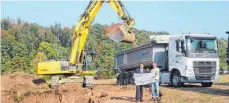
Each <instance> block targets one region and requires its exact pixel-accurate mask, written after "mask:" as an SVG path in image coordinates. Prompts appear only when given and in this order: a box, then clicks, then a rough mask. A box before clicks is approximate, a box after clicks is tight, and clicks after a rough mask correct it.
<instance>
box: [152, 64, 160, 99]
mask: <svg viewBox="0 0 229 103" xmlns="http://www.w3.org/2000/svg"><path fill="white" fill-rule="evenodd" d="M152 66H153V68H152V69H151V73H153V79H154V80H155V82H153V83H152V99H153V100H154V101H155V100H158V101H159V100H160V97H159V74H160V69H159V68H158V67H157V64H156V63H152Z"/></svg>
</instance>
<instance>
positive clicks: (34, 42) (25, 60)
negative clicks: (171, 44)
mask: <svg viewBox="0 0 229 103" xmlns="http://www.w3.org/2000/svg"><path fill="white" fill-rule="evenodd" d="M105 27H107V25H101V24H94V25H92V26H91V27H90V32H89V36H88V39H87V41H86V45H85V49H87V50H92V51H95V52H96V53H97V54H98V55H97V57H96V58H95V60H96V61H95V63H94V66H92V67H90V68H89V69H98V68H99V71H101V72H102V75H103V76H104V78H111V77H112V76H113V75H114V72H113V70H112V67H113V63H114V62H113V57H114V54H115V53H117V52H119V51H121V50H125V49H128V48H132V47H135V46H136V45H141V44H144V43H146V42H148V38H149V35H161V34H168V33H167V32H150V31H145V30H138V29H135V30H134V32H135V34H136V39H137V40H136V43H133V44H125V43H117V42H114V41H112V40H110V39H108V38H107V37H106V36H104V34H103V32H104V31H103V30H104V28H105ZM73 29H74V26H72V27H62V26H61V24H59V23H55V24H54V25H51V26H49V27H44V26H40V25H38V24H36V23H29V22H26V21H22V20H21V19H20V18H19V19H17V20H12V19H9V18H5V19H2V20H1V45H2V48H1V58H2V59H1V63H2V69H1V70H2V73H12V72H16V71H25V72H28V73H34V72H35V70H36V67H37V63H38V62H40V61H45V60H47V59H55V60H67V58H68V56H69V53H70V51H71V44H72V37H73Z"/></svg>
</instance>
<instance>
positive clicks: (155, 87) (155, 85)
mask: <svg viewBox="0 0 229 103" xmlns="http://www.w3.org/2000/svg"><path fill="white" fill-rule="evenodd" d="M152 96H153V97H159V80H156V81H155V82H153V83H152Z"/></svg>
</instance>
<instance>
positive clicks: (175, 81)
mask: <svg viewBox="0 0 229 103" xmlns="http://www.w3.org/2000/svg"><path fill="white" fill-rule="evenodd" d="M182 84H183V83H182V82H181V76H180V73H179V72H178V71H174V72H173V73H172V78H171V85H172V86H173V87H180V86H181V85H182Z"/></svg>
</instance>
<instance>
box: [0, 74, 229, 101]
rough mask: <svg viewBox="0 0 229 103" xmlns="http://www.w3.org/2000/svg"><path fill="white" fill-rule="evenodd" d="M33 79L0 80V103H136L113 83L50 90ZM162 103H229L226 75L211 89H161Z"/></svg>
mask: <svg viewBox="0 0 229 103" xmlns="http://www.w3.org/2000/svg"><path fill="white" fill-rule="evenodd" d="M33 79H34V76H32V75H29V74H26V73H23V72H17V73H13V74H5V75H2V76H1V100H2V101H1V102H2V103H135V85H127V86H118V85H116V84H115V82H116V80H115V79H108V80H95V82H96V84H95V85H94V87H93V88H82V85H81V83H65V84H61V85H60V86H59V88H58V89H56V90H53V89H50V88H49V86H48V84H40V85H36V84H33V82H32V80H33ZM160 90H161V91H162V93H163V96H162V99H161V103H229V75H222V76H221V78H220V82H219V83H215V84H214V85H213V86H212V87H201V85H200V84H185V86H184V87H180V88H173V87H170V86H168V85H162V86H160ZM150 99H151V93H150V92H149V88H144V103H153V102H152V101H150Z"/></svg>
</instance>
